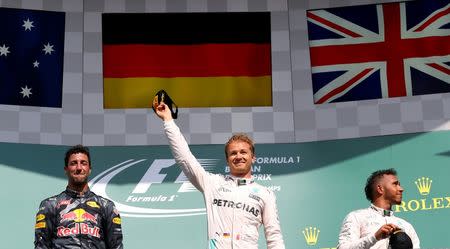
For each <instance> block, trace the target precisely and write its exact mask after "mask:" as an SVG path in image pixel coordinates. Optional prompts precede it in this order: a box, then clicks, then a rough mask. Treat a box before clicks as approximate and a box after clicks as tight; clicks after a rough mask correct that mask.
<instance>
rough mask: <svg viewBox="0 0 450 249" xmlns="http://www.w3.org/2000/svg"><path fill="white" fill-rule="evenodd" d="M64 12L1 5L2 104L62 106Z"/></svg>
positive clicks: (0, 92) (0, 60) (0, 63)
mask: <svg viewBox="0 0 450 249" xmlns="http://www.w3.org/2000/svg"><path fill="white" fill-rule="evenodd" d="M64 26H65V13H64V12H53V11H38V10H25V9H11V8H0V30H1V32H0V104H6V105H23V106H42V107H56V108H58V107H61V103H62V81H63V55H64Z"/></svg>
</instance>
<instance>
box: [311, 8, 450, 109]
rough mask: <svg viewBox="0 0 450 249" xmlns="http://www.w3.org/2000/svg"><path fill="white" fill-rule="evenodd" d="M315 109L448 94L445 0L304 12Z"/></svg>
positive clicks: (449, 30) (449, 17)
mask: <svg viewBox="0 0 450 249" xmlns="http://www.w3.org/2000/svg"><path fill="white" fill-rule="evenodd" d="M307 20H308V35H309V49H310V55H311V68H312V81H313V92H314V103H316V104H322V103H331V102H343V101H355V100H365V99H379V98H391V97H400V96H413V95H423V94H433V93H444V92H450V0H416V1H408V2H398V3H385V4H376V5H362V6H351V7H341V8H330V9H319V10H308V11H307Z"/></svg>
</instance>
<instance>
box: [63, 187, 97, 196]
mask: <svg viewBox="0 0 450 249" xmlns="http://www.w3.org/2000/svg"><path fill="white" fill-rule="evenodd" d="M65 192H66V194H67V195H68V196H70V197H72V198H81V197H88V196H90V195H91V193H92V192H91V190H90V189H89V188H88V189H87V190H86V191H85V192H84V193H80V192H78V191H75V190H73V189H70V188H69V187H66V191H65Z"/></svg>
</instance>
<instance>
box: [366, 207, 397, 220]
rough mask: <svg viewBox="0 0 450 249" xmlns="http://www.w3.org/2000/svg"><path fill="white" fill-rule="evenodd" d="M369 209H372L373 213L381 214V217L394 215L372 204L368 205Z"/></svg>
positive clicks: (390, 211) (392, 212)
mask: <svg viewBox="0 0 450 249" xmlns="http://www.w3.org/2000/svg"><path fill="white" fill-rule="evenodd" d="M370 208H372V209H373V210H374V211H375V212H377V213H379V214H381V216H383V217H384V216H393V215H394V211H392V210H386V209H382V208H379V207H377V206H375V205H373V204H370Z"/></svg>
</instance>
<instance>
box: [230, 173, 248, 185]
mask: <svg viewBox="0 0 450 249" xmlns="http://www.w3.org/2000/svg"><path fill="white" fill-rule="evenodd" d="M226 179H227V180H229V181H233V182H235V183H236V185H237V186H242V185H248V184H252V183H253V182H255V179H254V178H253V176H252V177H251V178H242V177H236V176H232V175H227V176H226Z"/></svg>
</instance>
